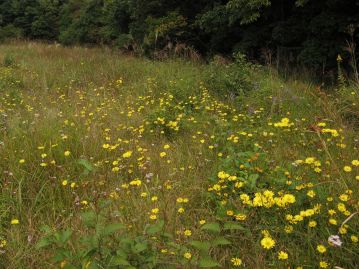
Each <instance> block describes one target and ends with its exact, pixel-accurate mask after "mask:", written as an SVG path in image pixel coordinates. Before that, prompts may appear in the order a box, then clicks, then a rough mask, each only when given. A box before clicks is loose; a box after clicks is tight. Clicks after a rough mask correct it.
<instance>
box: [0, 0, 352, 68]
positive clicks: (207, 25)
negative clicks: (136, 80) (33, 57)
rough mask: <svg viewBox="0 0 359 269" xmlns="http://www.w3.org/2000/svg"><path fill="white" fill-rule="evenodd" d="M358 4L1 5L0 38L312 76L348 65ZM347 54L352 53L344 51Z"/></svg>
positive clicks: (146, 0) (87, 0) (316, 0)
mask: <svg viewBox="0 0 359 269" xmlns="http://www.w3.org/2000/svg"><path fill="white" fill-rule="evenodd" d="M358 14H359V0H345V1H343V0H197V1H190V0H181V1H176V0H3V1H1V4H0V38H6V37H22V38H29V39H43V40H52V41H58V42H60V43H63V44H65V45H72V44H84V43H85V44H109V45H112V46H117V47H121V48H126V49H137V50H141V52H142V53H147V54H149V55H150V54H151V53H153V52H154V51H156V50H161V49H164V48H166V47H168V45H169V44H171V45H176V44H181V45H182V46H186V47H190V48H193V49H194V50H196V51H198V52H199V53H200V54H202V55H214V54H224V55H226V54H231V53H232V52H236V51H242V52H243V53H246V54H247V55H248V57H250V58H252V59H255V60H258V61H262V62H264V61H266V62H271V61H274V59H275V61H276V62H277V64H279V63H285V64H288V65H292V64H296V65H304V66H306V67H310V68H313V69H316V70H323V71H325V70H329V69H331V68H332V67H333V66H335V59H336V56H337V54H342V57H344V58H345V57H348V58H350V57H349V56H350V54H349V52H350V51H349V52H348V50H350V48H348V44H352V45H353V44H356V42H357V41H358V38H359V35H358V28H359V16H358ZM353 48H354V47H353V46H352V47H351V49H353Z"/></svg>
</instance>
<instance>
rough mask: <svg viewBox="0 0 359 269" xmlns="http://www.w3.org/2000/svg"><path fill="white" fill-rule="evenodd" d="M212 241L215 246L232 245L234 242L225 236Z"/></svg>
mask: <svg viewBox="0 0 359 269" xmlns="http://www.w3.org/2000/svg"><path fill="white" fill-rule="evenodd" d="M211 243H212V246H214V247H216V246H219V245H231V244H232V242H231V241H229V240H228V239H226V238H225V237H223V236H220V237H217V238H215V239H214V240H212V242H211Z"/></svg>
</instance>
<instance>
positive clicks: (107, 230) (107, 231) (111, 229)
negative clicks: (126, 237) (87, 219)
mask: <svg viewBox="0 0 359 269" xmlns="http://www.w3.org/2000/svg"><path fill="white" fill-rule="evenodd" d="M121 229H126V225H125V224H122V223H112V224H109V225H107V226H105V227H104V228H103V230H102V235H104V236H108V235H111V234H113V233H115V232H117V231H118V230H121Z"/></svg>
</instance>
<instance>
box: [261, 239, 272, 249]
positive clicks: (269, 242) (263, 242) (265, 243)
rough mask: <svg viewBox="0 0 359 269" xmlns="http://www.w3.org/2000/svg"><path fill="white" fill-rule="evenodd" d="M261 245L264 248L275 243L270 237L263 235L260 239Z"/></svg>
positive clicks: (269, 247)
mask: <svg viewBox="0 0 359 269" xmlns="http://www.w3.org/2000/svg"><path fill="white" fill-rule="evenodd" d="M261 245H262V247H263V248H264V249H271V248H272V247H274V245H275V241H274V240H273V239H272V238H271V237H264V238H263V239H262V240H261Z"/></svg>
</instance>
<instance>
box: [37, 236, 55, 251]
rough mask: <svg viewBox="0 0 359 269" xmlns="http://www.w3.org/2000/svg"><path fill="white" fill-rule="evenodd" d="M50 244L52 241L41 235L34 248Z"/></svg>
mask: <svg viewBox="0 0 359 269" xmlns="http://www.w3.org/2000/svg"><path fill="white" fill-rule="evenodd" d="M51 244H52V241H51V239H50V238H48V237H42V238H41V239H40V240H39V241H38V242H37V244H36V249H40V248H44V247H47V246H49V245H51Z"/></svg>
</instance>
